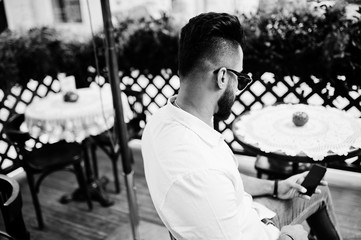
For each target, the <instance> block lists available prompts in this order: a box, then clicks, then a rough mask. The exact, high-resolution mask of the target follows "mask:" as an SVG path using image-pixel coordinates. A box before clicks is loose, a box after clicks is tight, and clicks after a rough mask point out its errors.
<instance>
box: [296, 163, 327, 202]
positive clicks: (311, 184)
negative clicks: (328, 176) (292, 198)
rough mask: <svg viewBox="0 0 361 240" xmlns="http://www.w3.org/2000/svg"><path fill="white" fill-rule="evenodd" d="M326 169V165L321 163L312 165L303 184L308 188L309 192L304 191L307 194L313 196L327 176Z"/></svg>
mask: <svg viewBox="0 0 361 240" xmlns="http://www.w3.org/2000/svg"><path fill="white" fill-rule="evenodd" d="M326 170H327V168H326V167H324V166H321V165H319V164H314V165H312V167H311V169H310V171H309V173H308V174H307V176H306V177H305V180H304V181H303V182H302V184H301V185H302V186H303V187H305V188H306V189H307V192H306V193H304V194H305V195H308V196H311V195H312V194H313V193H314V192H315V190H316V188H317V186H318V185H319V184H320V182H321V180H322V178H323V177H324V176H325V173H326Z"/></svg>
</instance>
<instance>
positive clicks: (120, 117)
mask: <svg viewBox="0 0 361 240" xmlns="http://www.w3.org/2000/svg"><path fill="white" fill-rule="evenodd" d="M101 6H102V14H103V22H104V33H105V42H106V50H107V67H108V74H109V81H110V85H111V90H112V95H113V104H114V111H115V123H114V128H115V134H116V139H117V143H116V149H115V150H116V152H118V151H117V150H118V149H120V154H121V160H122V165H123V172H124V179H125V185H126V188H127V197H128V206H129V218H130V224H131V228H132V233H133V239H134V240H140V237H139V216H138V206H137V200H136V194H135V188H134V172H133V170H132V165H131V155H130V149H129V147H128V133H127V128H126V125H125V122H124V113H123V105H122V98H121V90H120V80H119V70H118V62H117V56H116V53H115V43H114V34H113V24H112V20H111V12H110V5H109V0H101ZM119 157H120V156H119V154H118V158H119Z"/></svg>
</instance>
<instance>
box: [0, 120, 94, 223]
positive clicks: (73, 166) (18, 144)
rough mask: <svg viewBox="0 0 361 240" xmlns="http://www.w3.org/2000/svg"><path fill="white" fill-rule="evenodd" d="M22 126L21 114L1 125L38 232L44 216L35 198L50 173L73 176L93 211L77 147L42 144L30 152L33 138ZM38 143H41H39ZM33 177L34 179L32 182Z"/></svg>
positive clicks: (80, 152)
mask: <svg viewBox="0 0 361 240" xmlns="http://www.w3.org/2000/svg"><path fill="white" fill-rule="evenodd" d="M23 122H24V115H23V114H15V115H14V116H12V117H11V118H10V119H9V120H8V121H7V122H6V123H5V124H4V129H3V131H4V133H5V137H6V139H8V140H9V142H10V143H11V144H13V145H14V147H15V149H16V151H17V154H18V159H17V160H18V161H19V163H20V165H21V166H22V167H23V168H24V170H25V172H26V177H27V181H28V185H29V188H30V193H31V197H32V200H33V204H34V208H35V213H36V217H37V221H38V225H39V228H40V229H43V228H44V221H43V216H42V213H41V208H40V203H39V199H38V196H37V193H38V192H39V188H40V184H41V182H42V181H43V180H44V179H45V178H46V177H47V176H48V175H49V174H51V173H53V172H56V171H59V170H68V171H71V172H74V173H75V175H76V178H77V181H78V184H79V189H80V190H81V191H82V192H83V193H84V195H85V197H86V200H87V203H88V207H89V209H90V210H91V209H92V202H91V199H90V195H89V192H88V187H87V186H86V182H85V177H84V173H83V168H82V165H81V163H82V148H81V145H80V144H78V143H67V142H65V141H61V142H57V143H54V144H41V145H42V146H41V147H40V148H35V147H33V148H32V149H29V148H28V147H27V145H26V143H27V142H28V140H31V139H33V140H35V141H38V140H37V139H34V138H32V137H31V136H30V135H29V134H28V133H27V132H23V131H21V130H20V126H21V124H22V123H23ZM38 143H40V142H38ZM35 176H39V177H37V179H35Z"/></svg>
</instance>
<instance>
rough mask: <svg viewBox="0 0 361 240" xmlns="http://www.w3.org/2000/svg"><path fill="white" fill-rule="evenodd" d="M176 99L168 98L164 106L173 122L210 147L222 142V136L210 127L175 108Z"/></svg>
mask: <svg viewBox="0 0 361 240" xmlns="http://www.w3.org/2000/svg"><path fill="white" fill-rule="evenodd" d="M176 98H177V95H175V96H173V97H171V98H169V99H168V103H167V106H166V107H167V108H168V109H169V111H170V113H171V116H172V118H174V120H175V121H177V122H179V123H180V124H182V125H184V126H185V127H187V128H189V129H190V130H192V131H193V132H195V133H196V134H197V135H198V136H199V137H200V138H202V140H203V141H205V142H206V143H208V144H209V145H211V146H215V145H217V144H219V142H220V141H224V138H223V136H222V134H220V133H219V132H217V131H216V130H215V129H214V128H212V127H210V126H209V125H208V124H206V123H205V122H203V121H202V120H200V119H199V118H197V117H196V116H194V115H192V114H190V113H188V112H186V111H184V110H183V109H181V108H178V107H176V106H175V105H174V101H175V100H176Z"/></svg>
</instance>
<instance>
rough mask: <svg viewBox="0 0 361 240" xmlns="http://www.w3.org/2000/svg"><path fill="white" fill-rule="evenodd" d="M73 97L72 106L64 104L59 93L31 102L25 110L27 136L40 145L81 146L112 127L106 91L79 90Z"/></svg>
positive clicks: (108, 95) (108, 98) (112, 114)
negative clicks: (63, 144) (92, 136)
mask: <svg viewBox="0 0 361 240" xmlns="http://www.w3.org/2000/svg"><path fill="white" fill-rule="evenodd" d="M76 93H77V94H78V95H79V98H78V101H76V102H65V101H64V100H63V95H62V94H61V93H54V94H51V93H50V94H49V95H48V96H47V97H45V98H42V99H38V100H35V101H33V102H32V103H31V104H30V105H29V106H28V107H27V108H26V110H25V122H26V125H27V127H28V130H29V134H30V135H31V136H33V137H35V138H39V139H40V140H41V141H42V142H49V143H54V142H58V141H60V140H65V141H67V142H82V141H83V140H84V139H85V138H87V137H89V136H91V135H98V134H100V133H102V132H104V131H105V130H107V129H109V128H110V127H112V126H113V124H114V111H113V102H112V95H111V92H110V88H107V87H106V88H102V89H101V90H100V89H99V88H83V89H77V90H76Z"/></svg>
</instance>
